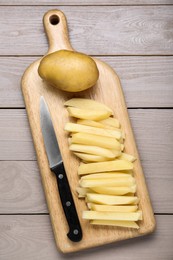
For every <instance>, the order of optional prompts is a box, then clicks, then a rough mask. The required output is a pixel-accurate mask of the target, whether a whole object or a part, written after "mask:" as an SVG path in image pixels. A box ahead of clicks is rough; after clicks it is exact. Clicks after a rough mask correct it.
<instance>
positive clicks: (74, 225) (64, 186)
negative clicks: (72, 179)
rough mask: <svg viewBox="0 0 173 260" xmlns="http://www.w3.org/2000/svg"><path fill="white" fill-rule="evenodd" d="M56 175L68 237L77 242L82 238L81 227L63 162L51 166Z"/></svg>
mask: <svg viewBox="0 0 173 260" xmlns="http://www.w3.org/2000/svg"><path fill="white" fill-rule="evenodd" d="M51 170H52V171H53V172H54V173H55V175H56V177H57V183H58V189H59V195H60V198H61V203H62V207H63V210H64V213H65V216H66V220H67V222H68V226H69V232H68V234H67V236H68V238H69V239H70V240H71V241H73V242H79V241H80V240H81V239H82V229H81V225H80V222H79V218H78V215H77V212H76V207H75V204H74V200H73V197H72V193H71V190H70V186H69V182H68V179H67V175H66V172H65V169H64V164H63V162H61V163H60V164H58V165H57V166H55V167H53V168H51Z"/></svg>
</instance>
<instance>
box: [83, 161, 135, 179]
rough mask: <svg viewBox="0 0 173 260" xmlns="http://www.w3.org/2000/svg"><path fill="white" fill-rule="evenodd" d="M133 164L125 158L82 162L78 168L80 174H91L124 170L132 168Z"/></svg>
mask: <svg viewBox="0 0 173 260" xmlns="http://www.w3.org/2000/svg"><path fill="white" fill-rule="evenodd" d="M132 169H133V164H132V163H131V162H128V161H125V160H114V161H108V162H97V163H88V164H81V165H80V166H79V168H78V174H79V175H84V174H90V173H96V172H99V173H100V172H105V171H107V172H109V171H121V170H122V171H123V170H132Z"/></svg>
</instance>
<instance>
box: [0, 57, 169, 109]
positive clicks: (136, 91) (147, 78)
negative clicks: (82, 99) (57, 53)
mask: <svg viewBox="0 0 173 260" xmlns="http://www.w3.org/2000/svg"><path fill="white" fill-rule="evenodd" d="M38 58H39V57H0V78H1V84H0V93H1V95H0V107H24V102H23V97H22V93H21V88H20V80H21V75H22V74H23V72H24V70H25V68H27V67H28V66H29V64H31V63H32V62H34V61H35V60H36V59H38ZM96 58H99V59H101V60H102V61H104V62H107V63H108V64H109V65H110V66H111V67H112V68H113V69H114V70H115V71H116V72H117V74H118V75H119V77H120V79H121V83H122V87H123V90H124V94H125V98H126V103H127V107H129V108H130V107H173V90H172V89H173V85H172V82H173V73H172V71H173V57H168V56H163V57H147V56H146V57H144V56H130V57H124V56H120V57H116V56H114V57H105V56H104V57H96ZM9 68H10V70H9ZM165 75H166V76H165Z"/></svg>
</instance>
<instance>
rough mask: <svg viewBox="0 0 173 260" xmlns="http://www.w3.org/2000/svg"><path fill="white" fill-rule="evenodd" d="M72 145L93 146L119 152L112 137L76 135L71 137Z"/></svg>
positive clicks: (119, 148)
mask: <svg viewBox="0 0 173 260" xmlns="http://www.w3.org/2000/svg"><path fill="white" fill-rule="evenodd" d="M72 143H76V144H85V145H94V146H99V147H102V148H107V149H114V150H118V151H120V150H121V145H120V143H119V142H118V141H117V140H116V139H115V138H112V137H106V136H99V135H92V134H86V133H77V134H73V135H72Z"/></svg>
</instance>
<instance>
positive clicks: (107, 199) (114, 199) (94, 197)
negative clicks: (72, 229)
mask: <svg viewBox="0 0 173 260" xmlns="http://www.w3.org/2000/svg"><path fill="white" fill-rule="evenodd" d="M86 197H87V202H94V203H98V204H106V205H124V204H127V205H128V204H137V203H138V202H139V199H138V197H136V196H133V197H131V196H113V195H102V194H94V193H87V195H86Z"/></svg>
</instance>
